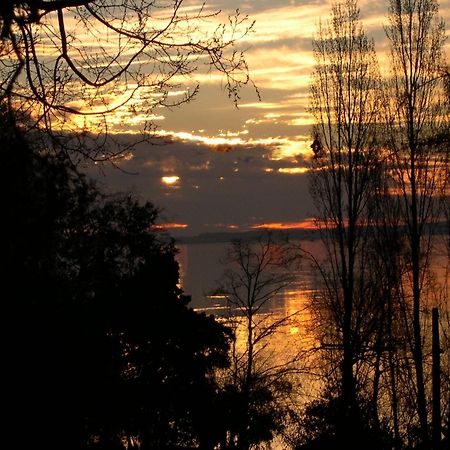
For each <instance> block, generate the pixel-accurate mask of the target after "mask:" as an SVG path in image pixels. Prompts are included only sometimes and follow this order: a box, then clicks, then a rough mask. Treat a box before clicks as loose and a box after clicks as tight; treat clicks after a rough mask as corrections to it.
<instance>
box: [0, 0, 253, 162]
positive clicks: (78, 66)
mask: <svg viewBox="0 0 450 450" xmlns="http://www.w3.org/2000/svg"><path fill="white" fill-rule="evenodd" d="M184 3H185V2H184V0H137V1H136V0H121V1H120V2H110V1H109V0H47V1H46V0H29V1H16V0H8V1H4V2H2V5H1V7H0V29H1V34H0V79H1V84H0V100H7V105H8V111H9V113H10V114H15V115H16V116H18V118H19V119H20V120H24V117H25V118H26V121H27V122H28V124H29V127H33V126H36V124H37V125H39V126H40V127H45V128H46V129H47V131H50V130H51V131H52V132H53V133H52V134H53V136H54V137H58V138H59V140H61V139H62V140H63V142H64V144H65V145H66V146H68V145H69V144H71V145H73V146H75V147H76V145H77V144H79V143H80V141H81V140H84V141H86V142H85V143H86V144H87V143H89V142H90V143H91V147H92V148H91V151H92V152H94V153H93V154H92V155H91V157H93V158H95V159H105V158H106V157H108V156H111V155H112V154H114V151H113V150H112V148H110V146H107V145H104V146H102V147H101V149H100V143H101V142H102V140H101V139H95V137H99V135H100V136H102V137H103V138H104V136H103V135H104V133H105V132H107V131H108V129H109V130H110V129H111V126H113V124H114V122H116V121H118V124H120V123H122V124H123V123H127V124H128V125H129V121H128V119H127V118H128V117H129V115H130V114H132V115H133V116H134V117H137V118H139V120H141V122H142V123H141V125H142V128H141V131H149V129H151V127H152V118H153V117H154V111H155V109H156V108H158V107H161V106H176V105H180V104H182V103H186V102H189V101H190V100H192V99H193V98H194V97H195V95H196V93H197V91H198V88H199V85H198V83H195V82H194V83H193V82H192V80H193V75H194V73H195V72H196V71H198V70H200V69H199V64H200V63H203V62H204V64H205V67H206V68H207V69H208V70H209V69H214V70H216V71H218V72H219V73H221V74H222V75H223V76H224V79H225V83H224V85H225V88H226V90H227V92H228V94H229V96H230V97H231V98H232V100H233V101H234V102H237V100H238V98H239V92H240V88H241V87H242V86H243V85H245V84H247V83H248V82H249V81H250V80H249V76H248V67H247V64H246V61H245V59H244V56H243V53H242V52H240V51H238V50H237V49H236V43H237V41H238V40H239V39H240V38H241V37H243V36H245V35H246V34H247V33H248V32H249V31H250V30H251V28H252V26H253V25H252V24H251V23H248V24H247V18H246V17H241V16H240V15H239V13H238V12H237V13H236V15H235V16H233V17H230V18H229V20H228V22H227V23H226V24H223V23H218V24H217V26H216V27H215V28H214V26H212V28H208V27H207V26H206V23H207V22H211V21H218V20H219V19H218V18H217V16H218V13H219V12H211V11H210V10H208V9H207V8H205V7H204V6H201V5H199V7H198V10H197V11H195V10H192V9H191V8H189V7H187V8H184ZM209 27H211V25H209ZM171 93H174V95H170V94H171ZM180 93H181V94H180ZM119 110H120V111H119ZM80 115H81V116H84V118H81V119H80V118H79V117H78V118H77V116H80ZM107 119H108V120H107ZM119 128H120V126H119ZM73 131H76V132H80V131H84V135H83V136H78V138H77V139H72V140H70V139H69V138H68V133H69V134H70V132H73ZM89 137H90V138H91V140H90V139H88V138H89ZM92 141H93V142H92Z"/></svg>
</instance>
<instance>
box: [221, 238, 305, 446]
mask: <svg viewBox="0 0 450 450" xmlns="http://www.w3.org/2000/svg"><path fill="white" fill-rule="evenodd" d="M299 257H300V254H299V250H298V248H296V247H295V246H293V245H292V244H291V243H289V241H288V240H285V239H283V240H280V239H275V238H274V237H273V235H272V234H270V233H267V234H265V235H263V236H261V237H259V238H258V239H256V240H254V241H244V240H238V241H234V242H233V243H232V246H231V248H230V250H229V253H228V256H227V258H226V260H225V263H226V264H227V270H226V271H225V273H224V276H223V279H222V280H221V285H220V287H219V288H218V292H220V293H221V294H222V295H224V297H225V299H226V302H227V310H228V320H227V323H228V324H229V325H231V327H232V328H233V329H234V332H235V336H236V338H235V342H234V345H233V351H232V366H231V384H232V385H233V386H235V387H236V388H237V390H238V392H239V393H240V395H241V396H242V399H243V404H244V408H243V409H244V411H243V416H242V418H241V423H240V426H239V429H238V430H237V433H236V436H235V438H234V440H235V444H236V442H237V443H238V448H243V449H244V448H249V447H250V446H251V445H252V444H254V443H256V442H258V440H260V439H261V438H263V437H264V439H267V438H268V439H269V440H270V439H271V437H272V432H273V431H274V430H276V428H277V427H278V426H279V422H280V420H279V419H278V417H279V416H281V413H280V412H281V410H282V407H281V405H280V404H278V405H277V401H276V400H277V398H278V399H280V398H282V397H283V395H285V394H286V393H287V391H289V386H290V383H288V382H287V381H288V379H289V378H290V376H291V375H292V374H293V373H296V372H297V371H298V368H299V367H298V362H299V355H300V353H301V352H296V353H295V354H292V355H288V356H286V357H285V358H284V357H283V356H284V355H282V354H281V353H282V352H281V349H279V348H278V349H277V355H276V356H275V355H274V352H273V345H274V344H273V342H272V343H271V342H270V341H271V339H273V338H274V337H275V335H276V334H277V332H279V331H280V330H281V329H282V328H283V327H286V326H288V324H289V323H290V322H292V320H293V316H286V315H283V314H281V315H280V314H276V313H274V312H273V309H272V308H273V304H272V302H273V301H274V298H275V297H276V296H277V294H279V293H280V292H281V291H282V290H283V289H285V288H286V287H287V286H289V285H290V284H291V283H292V282H293V281H294V279H295V277H296V271H297V269H298V264H299ZM298 313H300V311H298V312H297V313H294V315H295V314H298ZM271 345H272V350H270V346H271Z"/></svg>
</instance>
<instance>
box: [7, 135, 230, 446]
mask: <svg viewBox="0 0 450 450" xmlns="http://www.w3.org/2000/svg"><path fill="white" fill-rule="evenodd" d="M1 138H2V142H3V144H4V145H3V146H2V153H3V155H2V156H3V162H4V167H5V178H6V185H5V187H6V191H5V194H6V195H5V196H4V200H5V201H4V208H5V211H4V213H5V216H4V217H5V221H4V223H5V225H6V227H5V233H4V234H3V248H4V249H5V251H4V252H3V254H2V256H3V262H4V266H5V271H4V276H5V285H4V289H5V292H8V293H9V294H8V297H7V299H6V301H5V302H4V304H3V317H4V319H5V320H6V322H7V323H8V341H7V342H8V347H7V348H5V350H6V351H5V352H4V358H5V359H4V362H5V365H6V366H7V367H8V382H7V386H9V383H11V385H14V386H17V390H16V391H15V395H14V404H13V405H11V408H10V409H8V412H9V416H10V417H11V418H12V421H13V422H14V427H12V428H11V430H17V432H18V433H19V432H20V439H19V441H20V447H21V448H28V447H29V446H45V447H46V448H61V447H64V448H88V447H89V448H99V449H100V448H101V449H112V448H119V447H120V445H121V444H120V443H121V442H122V441H123V440H124V439H125V440H127V441H128V444H129V445H130V446H133V445H134V444H133V443H137V442H139V444H140V448H143V449H146V448H147V449H153V448H159V449H162V448H176V447H192V446H195V445H198V444H201V445H204V446H206V447H207V448H211V447H212V446H213V445H214V444H215V443H217V442H218V441H219V440H220V439H222V435H223V434H224V433H225V431H226V422H225V420H223V419H222V420H219V418H218V417H217V416H218V415H219V414H221V412H220V411H221V410H222V408H219V407H218V406H217V404H219V403H221V402H224V401H225V400H226V397H225V394H224V393H223V392H222V390H221V389H220V388H219V386H218V384H217V382H216V378H215V371H216V370H217V369H218V368H223V367H226V365H227V364H228V356H227V352H228V332H227V330H226V329H225V328H224V327H223V326H221V325H220V324H218V323H217V322H216V321H214V320H213V318H211V317H206V316H205V315H202V314H199V313H196V312H194V311H193V310H192V309H189V308H187V306H186V305H187V300H186V298H185V297H183V295H182V291H181V290H180V288H179V287H178V264H177V262H176V260H175V258H174V256H175V248H174V246H173V244H172V242H171V241H170V240H169V239H168V238H167V236H164V235H161V233H159V232H158V231H157V229H156V227H155V220H156V218H157V214H158V212H157V210H156V209H155V207H154V206H153V205H151V204H150V203H146V204H144V205H141V204H139V203H138V202H137V201H136V200H134V199H133V198H132V197H130V196H124V195H117V196H113V197H110V196H105V195H103V194H102V193H101V192H99V191H98V190H97V188H96V187H95V186H94V185H92V184H91V183H89V182H88V180H86V179H85V178H84V177H83V176H81V175H80V174H79V173H77V171H76V170H75V169H74V168H73V167H72V166H71V165H70V163H69V162H68V160H67V159H64V158H63V157H62V156H61V155H59V156H58V157H51V156H48V155H47V156H46V155H42V154H39V153H38V152H36V151H33V150H32V149H31V148H30V147H29V145H28V144H27V143H26V142H25V141H24V140H23V138H22V136H21V134H20V132H18V130H17V129H14V128H13V127H10V128H8V127H7V126H2V129H1ZM211 411H213V413H211ZM214 411H217V414H214ZM11 434H14V433H13V431H11Z"/></svg>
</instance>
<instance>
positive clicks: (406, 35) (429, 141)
mask: <svg viewBox="0 0 450 450" xmlns="http://www.w3.org/2000/svg"><path fill="white" fill-rule="evenodd" d="M389 12H390V16H389V20H390V23H389V26H388V27H387V28H386V33H387V36H388V38H389V40H390V45H391V56H392V63H393V64H392V78H391V79H392V83H391V86H390V89H389V90H388V92H387V95H388V97H389V98H387V100H386V102H385V104H386V106H387V118H386V119H387V120H386V125H387V131H388V137H389V141H388V146H389V150H390V157H391V165H392V167H391V173H392V178H393V186H394V189H395V190H396V191H397V192H398V197H399V199H400V200H401V201H400V202H399V205H400V206H401V210H400V211H401V217H402V219H403V221H404V223H405V224H406V232H407V234H406V235H407V239H406V245H407V251H408V262H409V266H410V271H409V273H410V280H411V281H410V283H409V282H408V281H407V280H406V277H405V283H406V284H408V285H409V286H408V287H407V288H406V289H409V290H410V291H411V293H412V320H411V324H412V330H413V336H412V356H413V360H414V369H415V391H416V403H417V416H418V418H419V425H420V433H421V441H422V443H423V445H427V444H426V443H427V441H428V438H429V436H428V413H427V398H426V386H425V373H424V351H423V344H424V335H423V332H422V326H423V319H422V309H423V307H424V304H425V300H426V297H425V293H424V289H425V286H426V278H427V273H428V270H427V268H428V263H429V258H430V255H431V253H430V248H431V233H430V232H432V230H433V224H434V223H436V221H437V220H439V218H440V212H439V210H438V199H439V197H440V195H441V193H442V192H445V190H446V189H448V164H449V159H448V158H449V153H448V110H447V111H446V109H445V108H446V106H445V100H444V87H443V85H442V69H443V67H444V58H443V53H442V49H443V44H444V39H445V28H444V24H443V22H442V21H441V20H439V19H438V16H437V13H438V4H437V2H436V1H434V0H405V1H403V0H401V1H391V2H390V10H389ZM438 136H447V138H446V140H447V143H446V144H445V143H444V146H443V149H442V148H440V145H439V142H438V141H437V140H436V139H435V138H436V137H438Z"/></svg>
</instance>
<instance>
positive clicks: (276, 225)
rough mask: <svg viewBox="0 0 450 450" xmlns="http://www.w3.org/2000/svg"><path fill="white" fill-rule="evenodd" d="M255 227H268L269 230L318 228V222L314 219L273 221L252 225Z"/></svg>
mask: <svg viewBox="0 0 450 450" xmlns="http://www.w3.org/2000/svg"><path fill="white" fill-rule="evenodd" d="M251 228H253V229H268V230H293V229H302V230H316V229H317V228H318V227H317V224H316V221H315V220H314V219H305V220H302V221H301V222H271V223H260V224H257V225H252V227H251Z"/></svg>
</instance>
